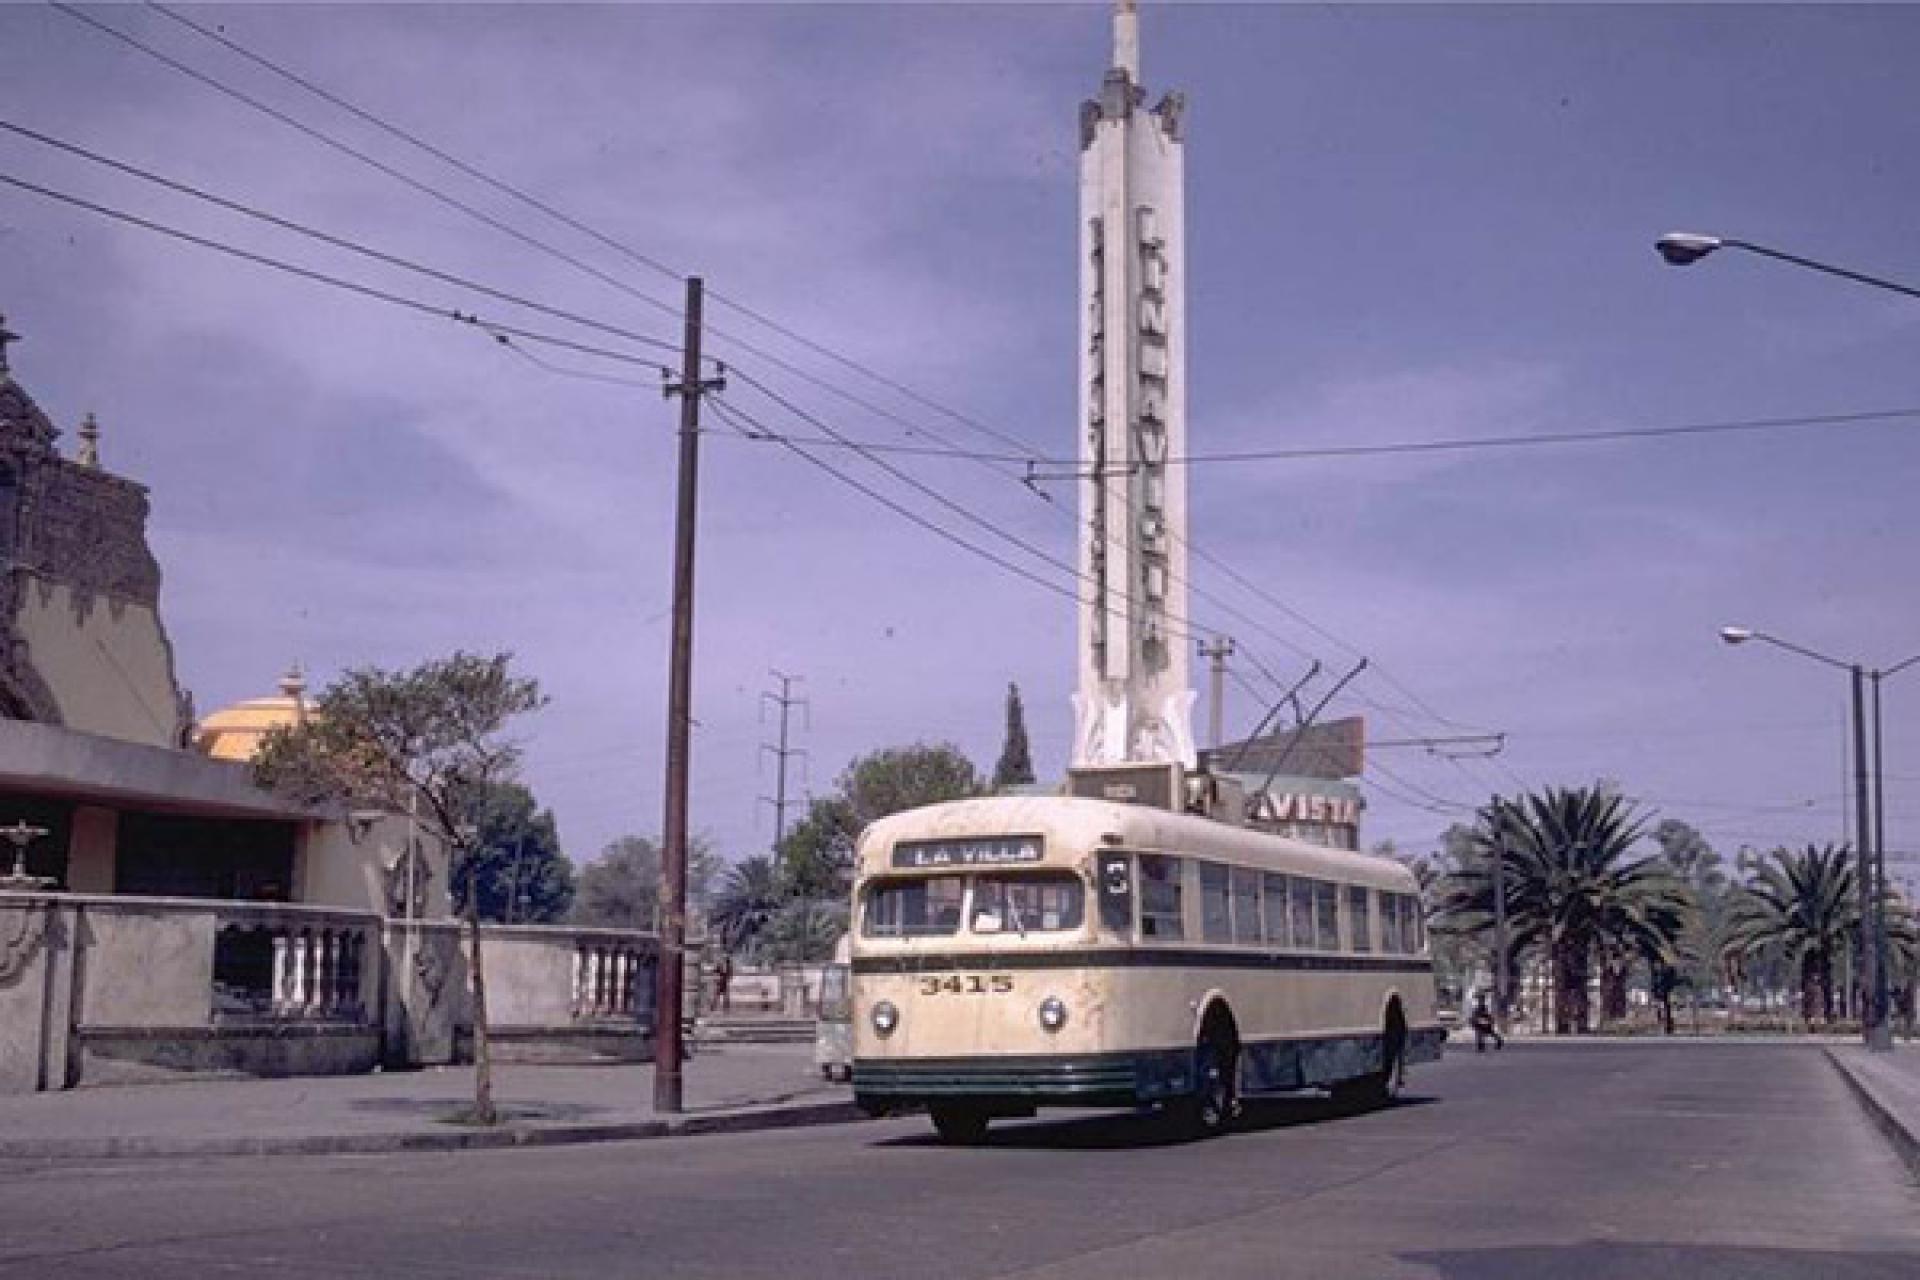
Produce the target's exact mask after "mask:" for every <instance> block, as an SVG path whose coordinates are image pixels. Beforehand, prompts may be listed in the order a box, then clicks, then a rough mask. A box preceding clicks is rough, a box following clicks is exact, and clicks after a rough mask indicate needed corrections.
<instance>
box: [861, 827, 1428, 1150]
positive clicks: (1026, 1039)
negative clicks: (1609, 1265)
mask: <svg viewBox="0 0 1920 1280" xmlns="http://www.w3.org/2000/svg"><path fill="white" fill-rule="evenodd" d="M851 949H852V966H853V975H854V977H853V1057H854V1061H853V1079H854V1093H855V1097H856V1098H857V1100H858V1101H859V1103H860V1104H861V1105H862V1107H863V1108H864V1109H866V1110H867V1111H869V1112H871V1113H874V1114H884V1113H887V1112H892V1111H899V1110H905V1109H909V1108H912V1107H917V1106H925V1107H926V1108H927V1109H928V1110H929V1111H930V1112H931V1114H932V1118H933V1123H934V1126H935V1128H936V1129H937V1130H938V1131H939V1133H940V1135H941V1137H942V1138H944V1139H945V1140H947V1141H949V1142H972V1141H978V1140H980V1139H981V1138H982V1137H983V1136H984V1135H985V1133H986V1130H987V1126H988V1124H989V1122H990V1121H991V1120H992V1119H993V1118H995V1117H999V1116H1022V1115H1031V1114H1033V1113H1034V1110H1035V1109H1036V1108H1038V1107H1043V1106H1123V1107H1134V1106H1140V1105H1143V1104H1159V1105H1161V1106H1163V1107H1165V1108H1166V1109H1168V1110H1169V1111H1170V1112H1172V1113H1173V1114H1174V1116H1175V1117H1176V1118H1177V1119H1178V1120H1179V1121H1180V1122H1181V1123H1182V1124H1184V1125H1185V1126H1187V1127H1189V1128H1190V1129H1191V1130H1192V1131H1194V1132H1196V1133H1199V1134H1202V1135H1208V1134H1213V1133H1217V1132H1219V1131H1221V1130H1223V1129H1225V1128H1227V1127H1228V1126H1229V1125H1230V1124H1231V1123H1232V1120H1233V1118H1234V1116H1235V1115H1236V1114H1237V1112H1238V1109H1239V1100H1240V1098H1241V1097H1242V1096H1243V1095H1249V1094H1262V1093H1271V1092H1282V1091H1289V1090H1298V1089H1309V1088H1316V1087H1320V1088H1329V1089H1333V1090H1335V1091H1337V1092H1342V1093H1347V1094H1352V1095H1358V1096H1366V1097H1372V1098H1377V1099H1380V1100H1387V1099H1390V1098H1391V1097H1392V1096H1393V1095H1394V1094H1395V1093H1397V1091H1398V1090H1399V1088H1400V1086H1401V1084H1402V1081H1403V1079H1404V1075H1405V1071H1406V1068H1407V1066H1408V1065H1409V1064H1411V1063H1416V1062H1422V1061H1431V1060H1435V1059H1437V1058H1438V1057H1439V1056H1440V1048H1441V1044H1442V1042H1443V1041H1444V1040H1445V1036H1446V1033H1445V1031H1444V1029H1443V1028H1442V1027H1441V1026H1440V1024H1439V1022H1438V1021H1437V1019H1436V1017H1435V1010H1434V984H1433V968H1432V963H1431V961H1430V959H1429V958H1428V954H1427V938H1426V925H1425V919H1424V915H1423V913H1422V910H1421V905H1420V899H1419V890H1418V885H1417V883H1416V881H1415V880H1414V877H1413V875H1412V873H1411V872H1410V871H1409V870H1408V869H1407V868H1406V867H1404V866H1402V865H1401V864H1399V863H1398V862H1395V861H1394V860H1392V859H1390V858H1383V857H1378V856H1373V855H1369V854H1362V853H1353V852H1348V851H1344V850H1337V849H1328V848H1323V847H1320V846H1317V845H1312V844H1306V843H1303V842H1301V841H1297V840H1291V839H1286V838H1283V837H1280V836H1276V835H1270V834H1267V833H1264V832H1261V831H1258V830H1254V829H1249V828H1247V827H1244V826H1235V825H1232V824H1229V823H1225V822H1220V821H1216V820H1213V819H1209V818H1204V817H1198V816H1194V815H1190V814H1184V813H1177V812H1173V811H1171V810H1169V809H1158V808H1152V807H1148V806H1145V805H1136V804H1122V803H1114V802H1111V801H1107V800H1098V799H1085V798H1076V797H1027V796H1009V797H992V798H983V799H974V800H962V801H956V802H953V803H949V804H941V805H934V806H930V807H927V808H923V809H916V810H912V811H910V812H907V813H902V814H896V815H894V816H893V817H890V818H885V819H882V820H880V821H878V822H875V823H874V824H872V825H871V826H870V827H869V828H868V829H867V830H866V832H865V833H864V834H863V836H862V838H861V841H860V844H859V848H858V852H857V855H856V864H855V886H854V921H853V929H852V948H851Z"/></svg>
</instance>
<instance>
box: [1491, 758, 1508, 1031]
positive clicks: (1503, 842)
mask: <svg viewBox="0 0 1920 1280" xmlns="http://www.w3.org/2000/svg"><path fill="white" fill-rule="evenodd" d="M1507 998H1508V992H1507V824H1506V810H1505V808H1504V805H1503V803H1502V801H1501V799H1500V797H1499V796H1495V797H1494V798H1493V1018H1494V1025H1495V1026H1497V1027H1499V1029H1500V1034H1502V1035H1505V1034H1506V1032H1507Z"/></svg>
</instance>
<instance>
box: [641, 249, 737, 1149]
mask: <svg viewBox="0 0 1920 1280" xmlns="http://www.w3.org/2000/svg"><path fill="white" fill-rule="evenodd" d="M700 303H701V282H700V277H699V276H688V277H687V317H686V320H687V327H686V340H685V343H684V345H683V346H682V348H681V365H680V381H679V382H677V383H668V384H667V386H666V388H665V391H666V394H667V395H669V396H676V395H677V396H679V397H680V492H679V496H678V498H677V499H676V501H675V503H674V531H673V646H672V651H671V654H670V656H669V657H668V659H667V796H666V815H665V818H664V821H663V823H662V826H663V830H662V832H661V840H660V843H661V846H662V847H661V850H660V863H661V879H662V880H663V881H664V884H663V885H662V886H661V887H662V889H663V891H664V896H665V898H666V909H665V910H664V911H663V912H661V921H660V959H659V965H658V968H657V969H656V970H655V984H654V997H655V998H654V1002H653V1109H654V1110H655V1111H658V1112H661V1113H663V1114H676V1113H678V1112H679V1111H680V1110H681V1088H680V1083H681V1082H680V1056H681V1050H680V1045H681V1040H680V1019H681V1006H682V1003H683V996H684V988H685V976H686V945H687V776H688V767H687V766H688V760H687V757H688V739H689V736H690V735H689V732H688V730H689V726H690V725H691V724H692V719H693V545H694V533H695V529H696V525H697V522H696V520H695V515H696V511H697V508H698V503H699V496H700V490H699V476H700V397H701V396H703V395H705V394H707V393H708V392H710V391H719V390H720V389H721V388H723V387H724V386H725V385H726V382H725V381H724V380H723V379H721V378H711V379H708V380H706V381H702V380H701V378H700Z"/></svg>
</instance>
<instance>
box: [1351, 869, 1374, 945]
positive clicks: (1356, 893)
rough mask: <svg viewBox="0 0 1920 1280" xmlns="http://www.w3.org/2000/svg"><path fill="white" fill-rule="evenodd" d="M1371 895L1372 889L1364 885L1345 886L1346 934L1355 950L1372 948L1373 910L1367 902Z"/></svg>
mask: <svg viewBox="0 0 1920 1280" xmlns="http://www.w3.org/2000/svg"><path fill="white" fill-rule="evenodd" d="M1372 896H1373V890H1371V889H1369V888H1367V887H1366V886H1365V885H1358V884H1354V885H1348V886H1347V934H1348V938H1349V945H1350V946H1351V947H1352V949H1353V950H1355V951H1371V950H1373V912H1372V911H1370V910H1368V903H1367V900H1368V899H1369V898H1371V897H1372Z"/></svg>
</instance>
